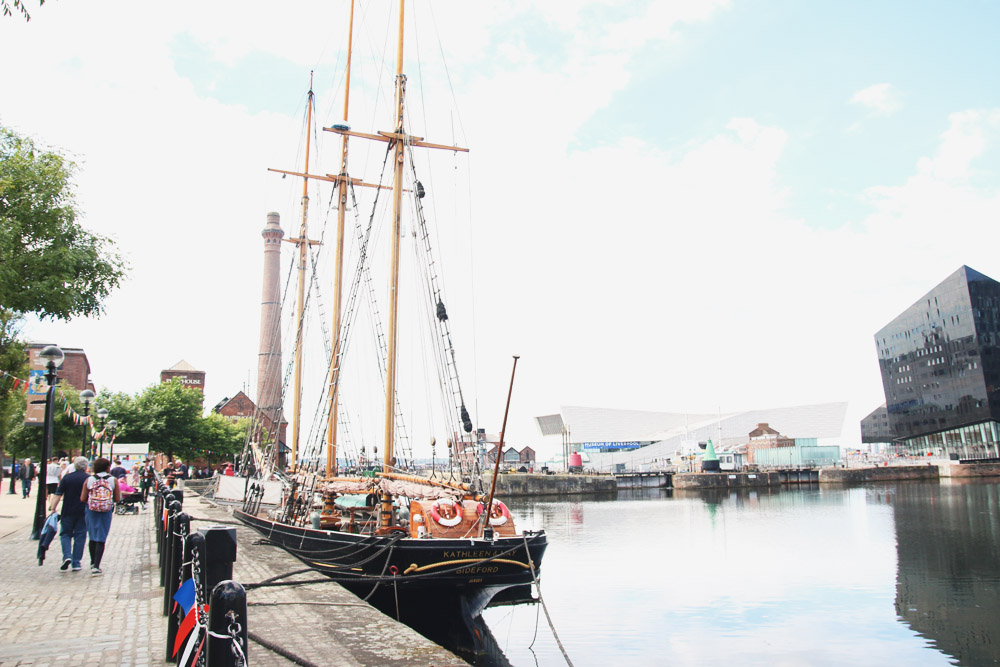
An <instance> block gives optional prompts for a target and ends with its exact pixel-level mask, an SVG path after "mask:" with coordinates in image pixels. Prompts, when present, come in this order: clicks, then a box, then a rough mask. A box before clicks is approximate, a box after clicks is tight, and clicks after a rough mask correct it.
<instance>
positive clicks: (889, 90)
mask: <svg viewBox="0 0 1000 667" xmlns="http://www.w3.org/2000/svg"><path fill="white" fill-rule="evenodd" d="M850 101H851V103H852V104H858V105H860V106H863V107H865V108H866V109H868V110H869V111H870V112H871V113H872V114H874V115H876V116H891V115H892V114H894V113H896V112H897V111H899V110H900V109H901V108H902V106H903V103H902V100H901V99H900V94H899V91H898V90H896V88H894V87H893V85H892V84H891V83H876V84H875V85H872V86H868V87H867V88H862V89H861V90H859V91H857V92H856V93H854V95H852V96H851V100H850Z"/></svg>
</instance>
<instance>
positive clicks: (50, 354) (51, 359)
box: [30, 345, 65, 540]
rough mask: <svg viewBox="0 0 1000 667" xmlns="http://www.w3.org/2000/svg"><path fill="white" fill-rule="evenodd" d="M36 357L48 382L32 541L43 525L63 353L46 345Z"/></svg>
mask: <svg viewBox="0 0 1000 667" xmlns="http://www.w3.org/2000/svg"><path fill="white" fill-rule="evenodd" d="M38 356H39V357H40V358H42V359H44V360H45V362H46V363H45V380H46V382H48V385H49V386H48V390H47V391H46V392H45V425H44V427H43V430H42V458H41V460H40V461H39V464H40V465H39V467H40V470H41V472H40V474H39V480H38V493H37V494H36V502H35V523H34V525H33V526H32V529H31V538H30V539H32V540H37V539H38V538H39V537H40V536H41V534H42V526H43V525H45V501H46V497H45V496H46V492H47V491H48V489H46V487H45V484H44V482H45V480H44V479H43V478H42V476H43V475H45V474H46V473H45V471H46V468H47V466H48V464H49V456H50V452H51V451H52V419H53V414H52V413H53V412H54V410H53V408H54V406H53V403H54V402H55V400H54V397H55V393H56V382H58V380H59V378H58V377H57V376H56V369H57V368H59V367H60V366H62V362H63V357H64V356H65V355H64V354H63V351H62V350H60V349H59V348H58V347H56V346H55V345H46V346H45V347H44V348H42V351H41V352H39V353H38Z"/></svg>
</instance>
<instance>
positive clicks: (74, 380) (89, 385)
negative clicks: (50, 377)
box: [24, 343, 96, 424]
mask: <svg viewBox="0 0 1000 667" xmlns="http://www.w3.org/2000/svg"><path fill="white" fill-rule="evenodd" d="M49 345H54V343H31V344H30V345H28V380H29V390H28V392H29V393H28V396H29V399H28V406H27V410H26V412H25V418H24V420H25V421H26V422H27V423H29V424H41V423H42V422H43V421H44V420H45V405H44V398H45V392H46V388H47V386H48V385H47V383H46V382H45V363H46V362H45V360H44V359H42V358H41V357H39V356H38V353H39V352H41V351H42V350H43V349H44V348H46V347H47V346H49ZM60 349H61V350H62V351H63V355H64V356H63V363H62V366H60V367H59V369H58V370H57V371H56V375H57V376H58V378H59V384H60V385H69V386H71V387H73V388H74V389H76V390H78V391H83V390H84V389H90V390H91V391H93V392H95V393H96V389H95V387H94V383H93V381H92V380H91V379H90V361H89V360H88V359H87V353H86V352H84V351H83V350H82V349H80V348H78V347H64V348H60ZM39 399H40V400H41V402H39V403H36V402H34V401H35V400H39Z"/></svg>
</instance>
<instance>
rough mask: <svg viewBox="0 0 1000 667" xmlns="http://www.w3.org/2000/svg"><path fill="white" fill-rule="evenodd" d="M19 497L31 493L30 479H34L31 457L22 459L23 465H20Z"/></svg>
mask: <svg viewBox="0 0 1000 667" xmlns="http://www.w3.org/2000/svg"><path fill="white" fill-rule="evenodd" d="M19 474H20V476H21V497H22V498H27V497H28V494H30V493H31V480H33V479H35V465H34V464H33V463H32V462H31V459H24V465H22V466H21V472H20V473H19Z"/></svg>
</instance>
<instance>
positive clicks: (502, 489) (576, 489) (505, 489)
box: [497, 473, 618, 498]
mask: <svg viewBox="0 0 1000 667" xmlns="http://www.w3.org/2000/svg"><path fill="white" fill-rule="evenodd" d="M617 490H618V483H617V482H616V481H615V478H614V477H612V476H611V475H541V474H524V473H520V474H509V475H499V476H498V477H497V496H499V497H500V498H509V497H516V496H557V495H558V496H563V495H579V494H591V493H615V492H616V491H617Z"/></svg>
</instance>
